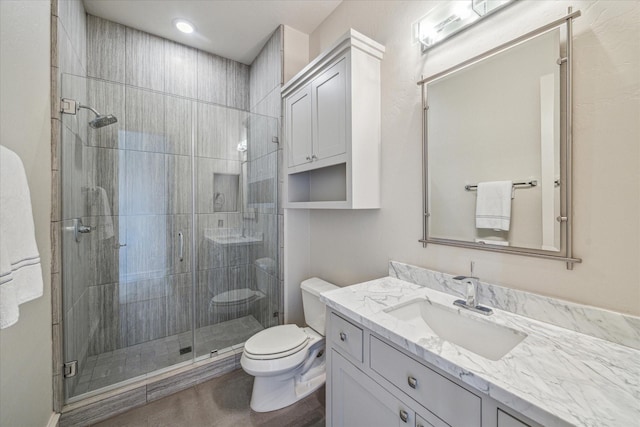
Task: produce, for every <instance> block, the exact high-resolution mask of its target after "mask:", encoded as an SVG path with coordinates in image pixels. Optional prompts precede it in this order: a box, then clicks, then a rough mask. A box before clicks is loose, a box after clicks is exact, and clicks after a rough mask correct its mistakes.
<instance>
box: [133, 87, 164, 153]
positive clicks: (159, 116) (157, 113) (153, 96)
mask: <svg viewBox="0 0 640 427" xmlns="http://www.w3.org/2000/svg"><path fill="white" fill-rule="evenodd" d="M164 100H165V97H164V96H163V95H161V94H159V93H155V92H151V91H147V90H141V89H134V88H131V87H127V88H126V89H125V102H126V107H125V111H126V130H127V134H126V142H125V143H126V147H127V150H140V151H154V152H157V153H164V151H165V143H166V137H165V135H164Z"/></svg>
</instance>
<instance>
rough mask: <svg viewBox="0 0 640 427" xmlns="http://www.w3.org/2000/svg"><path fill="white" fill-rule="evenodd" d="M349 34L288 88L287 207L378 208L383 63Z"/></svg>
mask: <svg viewBox="0 0 640 427" xmlns="http://www.w3.org/2000/svg"><path fill="white" fill-rule="evenodd" d="M383 53H384V47H383V46H382V45H380V44H379V43H376V42H375V41H373V40H371V39H369V38H368V37H366V36H364V35H362V34H360V33H358V32H356V31H354V30H350V31H349V32H348V33H347V34H345V35H344V36H343V37H341V38H340V39H339V40H338V41H337V42H336V43H335V44H334V45H333V46H332V47H331V48H329V49H328V50H327V51H326V52H325V53H323V54H322V55H320V56H319V57H318V58H316V59H315V60H314V61H313V62H311V63H310V64H309V65H308V66H307V67H305V68H304V69H303V70H302V71H300V72H299V73H298V74H297V75H296V76H294V77H293V78H292V79H291V80H290V81H289V82H288V83H287V84H286V85H285V86H284V88H283V89H282V96H283V98H284V105H285V139H286V157H285V158H286V159H287V174H286V178H285V194H286V198H285V207H286V208H302V209H310V208H316V209H375V208H379V207H380V60H381V59H382V55H383Z"/></svg>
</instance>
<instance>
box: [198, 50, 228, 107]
mask: <svg viewBox="0 0 640 427" xmlns="http://www.w3.org/2000/svg"><path fill="white" fill-rule="evenodd" d="M227 61H228V59H225V58H222V57H220V56H217V55H213V54H210V53H207V52H203V51H198V76H197V87H198V89H197V98H198V99H199V100H200V101H205V102H213V103H215V104H220V105H226V102H227V99H226V98H227V89H226V87H227Z"/></svg>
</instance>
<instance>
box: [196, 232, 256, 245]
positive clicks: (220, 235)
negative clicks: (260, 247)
mask: <svg viewBox="0 0 640 427" xmlns="http://www.w3.org/2000/svg"><path fill="white" fill-rule="evenodd" d="M204 238H205V239H207V240H209V241H211V242H213V243H215V244H218V245H226V246H240V245H255V244H258V243H262V233H256V232H253V233H245V234H244V235H243V234H242V233H241V230H240V229H235V228H221V229H212V228H207V229H205V230H204Z"/></svg>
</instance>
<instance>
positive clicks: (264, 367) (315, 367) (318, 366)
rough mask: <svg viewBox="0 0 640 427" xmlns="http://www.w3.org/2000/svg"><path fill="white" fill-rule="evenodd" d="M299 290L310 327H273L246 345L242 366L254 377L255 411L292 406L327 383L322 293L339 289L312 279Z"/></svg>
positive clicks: (253, 396)
mask: <svg viewBox="0 0 640 427" xmlns="http://www.w3.org/2000/svg"><path fill="white" fill-rule="evenodd" d="M300 288H301V289H302V305H303V308H304V314H305V321H306V322H307V324H308V325H309V327H306V328H301V327H299V326H297V325H280V326H273V327H271V328H267V329H265V330H263V331H260V332H258V333H257V334H255V335H254V336H252V337H251V338H249V339H248V340H247V342H246V343H245V345H244V351H243V353H242V358H241V359H240V364H241V365H242V369H244V371H245V372H247V373H248V374H249V375H253V376H254V377H255V379H254V382H253V391H252V393H251V409H253V410H254V411H256V412H268V411H275V410H276V409H281V408H284V407H286V406H289V405H291V404H293V403H295V402H297V401H298V400H300V399H302V398H304V397H305V396H307V395H309V394H310V393H312V392H314V391H315V390H317V389H318V388H319V387H321V386H322V385H323V384H324V383H325V379H326V373H325V354H324V353H325V352H324V349H325V339H324V333H325V307H324V304H323V303H321V302H320V293H322V292H325V291H329V290H332V289H337V287H336V286H335V285H332V284H330V283H328V282H325V281H324V280H321V279H318V278H312V279H309V280H305V281H304V282H302V284H301V285H300Z"/></svg>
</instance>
